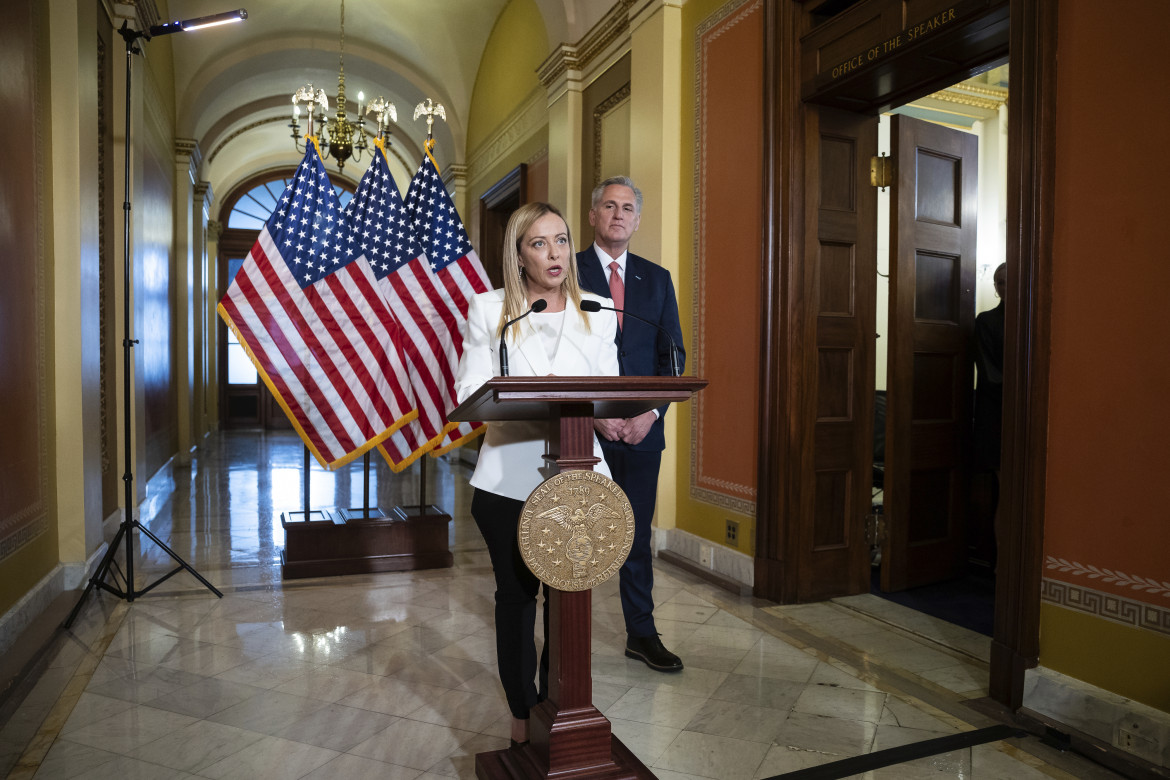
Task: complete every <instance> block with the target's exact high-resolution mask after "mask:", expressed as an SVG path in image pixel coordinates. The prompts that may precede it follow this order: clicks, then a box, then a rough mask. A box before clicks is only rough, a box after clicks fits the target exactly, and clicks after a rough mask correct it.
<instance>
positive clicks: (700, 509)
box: [671, 0, 762, 555]
mask: <svg viewBox="0 0 1170 780" xmlns="http://www.w3.org/2000/svg"><path fill="white" fill-rule="evenodd" d="M726 4H727V0H692V1H691V2H688V3H687V4H686V5H684V6H683V8H682V62H681V69H682V87H683V100H682V113H681V116H680V117H679V121H680V122H681V123H682V127H681V130H682V139H683V140H682V145H681V146H682V148H681V156H680V160H679V165H680V168H679V169H680V171H681V172H682V180H681V187H680V190H681V197H680V216H681V217H682V219H680V230H679V251H680V257H679V272H678V277H677V279H676V281H675V284H676V287H677V288H678V294H679V316H680V318H681V320H682V330H683V335H684V337H685V338H686V340H687V344H688V364H690V365H693V362H692V356H693V355H694V345H692V344H691V343H690V342H691V340H692V338H693V336H692V334H693V333H694V304H695V294H696V279H695V278H694V262H695V256H694V255H695V249H694V247H695V245H694V235H693V230H694V221H693V220H692V219H691V216H692V215H693V214H694V213H695V162H696V160H695V118H696V111H697V100H696V99H695V98H696V95H695V89H696V79H695V76H696V73H695V69H696V53H697V47H696V33H697V31H698V28H699V27H700V25H702V24H703V22H704V21H705V20H706V19H707V18H708V17H709V16H711V15H712V14H713V13H715V12H716V11H718V10H719V9H721V8H723V7H724V6H725V5H726ZM761 100H762V96H761ZM728 121H734V120H733V119H730V118H729V119H728ZM743 173H744V175H745V176H747V175H756V176H758V175H761V174H760V172H759V171H744V172H743ZM745 205H746V204H745ZM752 205H753V206H755V205H757V204H752ZM751 362H752V363H753V364H754V362H755V360H754V356H752V361H751ZM687 373H692V371H691V369H690V368H689V367H688V371H687ZM706 378H707V379H712V377H706ZM715 379H716V380H718V379H719V378H718V377H716V378H715ZM723 380H724V381H727V378H723ZM734 381H744V382H758V381H759V380H758V377H757V376H756V375H755V374H754V373H753V374H751V375H744V376H742V377H738V378H736V379H735V380H734ZM693 411H694V404H693V403H685V404H675V405H674V406H673V407H672V409H671V414H672V415H674V425H675V429H676V432H677V437H676V442H677V443H678V445H677V446H678V470H677V472H676V473H677V488H676V506H677V513H676V518H677V520H676V525H677V527H678V528H679V529H681V530H683V531H686V532H688V533H691V534H694V535H695V536H699V537H701V538H703V539H707V540H709V541H711V542H714V543H716V544H724V540H725V538H726V530H727V521H728V520H734V521H737V522H738V523H739V532H738V535H739V544H738V545H736V546H732V545H725V546H727V547H728V548H729V549H733V550H735V551H737V552H741V553H745V554H747V555H754V554H755V518H754V517H752V516H750V515H746V514H742V513H740V512H736V511H733V510H731V509H728V508H725V507H721V506H715V505H713V504H710V503H707V502H705V501H698V500H695V499H693V498H691V495H690V485H691V463H692V458H693V457H694V452H693V450H692V448H691V415H692V413H693ZM755 419H756V413H755V410H744V413H743V416H742V420H743V425H744V426H745V428H750V429H754V428H755V422H754V421H755ZM752 481H753V482H754V477H753V480H752Z"/></svg>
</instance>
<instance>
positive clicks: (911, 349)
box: [882, 115, 978, 590]
mask: <svg viewBox="0 0 1170 780" xmlns="http://www.w3.org/2000/svg"><path fill="white" fill-rule="evenodd" d="M891 145H892V147H893V149H894V165H895V170H896V171H897V175H896V182H895V186H894V193H893V197H892V198H891V203H890V258H891V263H890V328H889V338H890V343H889V362H888V372H889V373H888V376H887V388H888V404H889V406H888V409H887V414H886V474H885V514H886V522H887V528H888V530H887V534H886V541H885V544H884V547H883V551H882V589H883V590H902V589H903V588H910V587H915V586H917V585H925V584H928V583H931V582H938V581H940V580H945V579H949V578H952V577H955V576H958V575H959V574H961V573H962V570H963V567H964V565H965V560H964V559H965V551H966V544H965V540H966V533H965V520H966V518H965V508H966V503H965V501H964V500H963V496H964V495H965V494H966V487H965V486H966V484H967V480H968V475H967V467H966V455H967V451H968V445H969V437H970V424H971V381H972V375H971V370H972V368H971V360H970V355H969V354H968V343H969V337H970V333H971V329H972V327H973V325H974V318H975V297H974V296H975V230H976V224H975V219H976V199H977V195H978V192H977V182H978V178H977V174H978V140H977V138H976V137H975V136H974V135H972V134H970V133H965V132H962V131H959V130H952V129H950V128H946V127H941V126H939V125H933V124H930V123H927V122H922V121H920V120H916V119H912V118H910V117H905V116H900V115H895V116H894V117H893V121H892V123H891Z"/></svg>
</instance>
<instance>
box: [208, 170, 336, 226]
mask: <svg viewBox="0 0 1170 780" xmlns="http://www.w3.org/2000/svg"><path fill="white" fill-rule="evenodd" d="M291 181H292V174H289V175H287V176H281V177H279V178H274V179H269V180H268V181H264V182H261V183H260V184H257V185H256V186H254V187H252V189H250V190H248V191H247V192H245V193H244V194H242V195H240V196H239V197H238V198H236V202H235V204H234V205H233V206H232V210H231V211H230V212H229V213H228V218H227V224H226V225H225V227H226V228H228V229H232V228H239V229H240V230H256V231H259V230H260V228H262V227H264V223H265V222H267V221H268V218H269V217H270V216H271V215H272V212H273V211H275V210H276V202H277V201H278V200H280V196H281V195H283V194H284V191H285V190H286V189H288V185H289V182H291ZM333 191H334V192H336V193H337V197H338V199H339V200H340V201H341V207H342V208H345V207H346V206H348V205H349V201H350V199H351V198H352V197H353V188H352V187H351V188H349V189H346V188H345V186H343V185H341V184H334V185H333Z"/></svg>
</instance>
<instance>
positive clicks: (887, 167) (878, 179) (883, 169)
mask: <svg viewBox="0 0 1170 780" xmlns="http://www.w3.org/2000/svg"><path fill="white" fill-rule="evenodd" d="M869 183H870V186H873V187H881V188H882V189H883V190H884V189H885V188H886V187H889V186H891V185H893V183H894V158H893V157H890V156H889V155H888V154H881V155H878V156H877V157H870V158H869Z"/></svg>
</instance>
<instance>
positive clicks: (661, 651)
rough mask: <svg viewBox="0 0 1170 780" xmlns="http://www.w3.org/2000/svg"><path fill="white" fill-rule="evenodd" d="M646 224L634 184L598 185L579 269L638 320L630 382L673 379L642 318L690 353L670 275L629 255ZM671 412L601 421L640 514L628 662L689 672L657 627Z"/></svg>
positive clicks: (628, 569) (591, 286)
mask: <svg viewBox="0 0 1170 780" xmlns="http://www.w3.org/2000/svg"><path fill="white" fill-rule="evenodd" d="M641 216H642V193H641V191H640V190H638V188H637V187H635V186H634V182H633V181H631V180H630V179H629V178H628V177H625V176H618V177H613V178H610V179H606V180H605V181H603V182H601V184H599V185H597V187H596V188H595V189H594V190H593V204H592V208H591V209H590V210H589V224H590V225H592V226H593V235H594V241H593V245H592V246H591V247H589V248H588V249H586V250H585V251H584V252H581V253H579V254H578V255H577V268H578V272H579V274H580V280H581V286H582V288H584V289H586V290H588V291H589V292H592V293H596V294H598V295H604V296H607V297H609V298H612V299H613V301H614V304H613V305H614V308H617V309H624V310H625V311H626V312H629V314H630V315H632V316H623V315H622V314H618V332H617V337H616V339H615V341H616V342H617V346H618V362H619V364H620V365H621V372H622V376H671V375H672V374H671V362H670V350H671V346H670V341H669V340H668V339H667V338H666V337H665V336H664V335H662V333H661V332H660V331H659V330H658V328H656V327H654V326H653V325H648V324H647V323H646V322H642V321H640V320H638V319H635V317H641V318H642V319H643V320H648V321H649V322H652V323H656V324H657V325H659V326H661V327H662V328H664V329H665V330H666V331H667V332H668V333H670V335H671V337H672V338H673V339H674V343H675V344H676V345H677V346H678V352H679V356H678V361H679V366H680V369H679V370H680V371H681V370H682V369H681V366H682V365H683V361H684V359H685V352H684V351H683V349H682V329H681V327H680V326H679V321H678V302H677V301H676V299H675V295H674V284H673V283H672V282H671V279H670V272H669V271H667V270H666V269H665V268H663V267H662V266H660V265H658V264H656V263H652V262H650V261H649V260H646V259H645V258H642V257H638V256H637V255H633V254H630V253H629V252H628V247H629V245H630V238H631V237H632V236H633V235H634V231H636V230H637V229H638V223H639V221H640V219H641ZM666 410H667V407H666V406H663V407H661V408H659V409H654V410H651V411H649V412H646V413H645V414H642V415H639V416H638V417H631V418H628V419H624V420H597V421H596V427H597V431H598V433H599V434H600V435H601V448H602V451H603V452H604V454H605V462H606V463H607V464H608V465H609V468H610V471H611V472H612V473H613V478H614V481H615V482H617V483H618V485H620V486H621V488H622V490H624V491H625V492H626V495H627V496H628V497H629V499H630V504H631V505H632V506H633V509H634V542H633V546H632V548H631V549H630V555H629V558H627V559H626V563H625V565H624V566H622V568H621V572H620V574H619V578H620V584H621V597H622V612H623V613H624V614H625V619H626V655H627V656H628V657H630V658H636V659H638V660H640V661H644V662H645V663H646V665H647V666H649V667H650V668H651V669H657V670H658V671H662V672H677V671H679V670H681V669H682V668H683V664H682V661H681V660H680V659H679V657H678V656H677V655H675V654H674V653H672V652H670V651H669V650H667V649H666V648H665V647H664V646H663V644H662V640H661V639H659V638H658V631H657V630H656V628H655V625H654V596H653V593H652V591H653V589H654V570H653V568H652V563H653V553H652V552H651V549H650V535H651V527H650V525H651V522H652V521H653V520H654V503H655V500H656V499H657V496H658V469H659V466H660V465H661V463H662V450H663V449H664V448H665V447H666V441H665V438H664V436H663V418H664V417H665V416H666Z"/></svg>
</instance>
